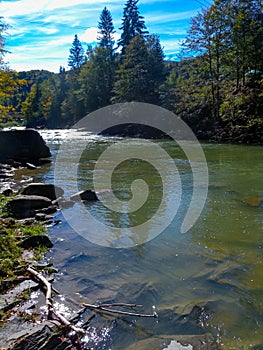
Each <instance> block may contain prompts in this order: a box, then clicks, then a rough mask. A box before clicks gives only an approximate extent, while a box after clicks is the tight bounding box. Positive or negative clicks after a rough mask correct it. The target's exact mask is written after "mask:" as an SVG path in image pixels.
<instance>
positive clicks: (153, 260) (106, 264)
mask: <svg viewBox="0 0 263 350" xmlns="http://www.w3.org/2000/svg"><path fill="white" fill-rule="evenodd" d="M41 134H42V136H43V138H44V139H45V140H46V142H47V144H48V146H49V147H50V149H51V151H52V162H51V163H50V164H46V165H44V166H42V167H41V168H39V169H36V170H28V171H27V170H23V176H24V177H25V176H30V177H33V178H34V181H40V182H42V181H43V182H46V183H54V181H56V182H58V184H59V185H60V186H61V187H63V189H64V190H65V196H69V195H70V194H71V191H72V188H73V187H74V186H76V181H77V187H78V189H79V190H83V189H92V188H93V183H92V179H93V178H92V176H93V173H94V167H95V165H96V162H97V159H98V157H99V155H100V154H101V153H102V152H103V151H104V150H105V149H107V148H108V147H109V146H111V145H113V144H115V143H117V142H119V141H120V140H121V139H118V138H105V137H98V136H95V135H90V134H87V133H85V132H74V133H72V132H70V131H63V130H52V131H42V132H41ZM65 141H66V142H67V144H68V145H70V147H68V152H67V155H66V156H65V157H64V160H63V161H64V166H63V167H59V172H60V173H56V179H55V180H54V167H55V164H56V162H55V160H56V156H57V154H58V152H59V147H60V145H61V144H62V143H63V142H65ZM83 141H84V142H85V149H84V150H83V152H82V153H81V158H80V160H79V165H78V172H77V176H75V177H72V178H71V177H70V176H69V174H70V169H71V167H72V162H73V161H74V160H73V158H74V157H73V155H74V152H75V150H76V148H78V147H83ZM136 142H137V143H138V144H139V145H140V142H142V141H140V140H136ZM156 142H157V143H158V145H159V146H161V147H163V148H164V149H165V150H166V152H167V153H168V154H169V155H170V157H171V158H172V159H173V160H174V163H175V164H176V166H177V169H178V172H179V174H180V179H181V183H182V197H181V201H180V205H179V207H178V211H177V214H176V215H175V217H174V219H173V220H172V222H171V223H170V224H169V225H168V226H167V228H166V229H165V230H164V231H163V232H161V233H160V234H159V235H157V236H156V237H155V238H151V239H148V238H147V237H148V236H147V232H145V235H146V236H145V237H146V238H145V237H143V239H142V238H141V237H139V238H138V237H136V233H134V237H133V236H132V237H129V242H133V244H130V243H129V244H127V246H125V243H123V241H122V240H115V241H114V242H113V241H112V240H111V242H110V243H109V244H105V240H103V237H102V236H100V235H103V234H105V232H103V233H101V231H100V230H99V229H98V228H97V227H96V225H94V221H93V220H91V219H89V217H87V216H86V212H87V211H88V212H89V213H91V215H92V216H94V217H95V218H96V219H97V220H98V221H101V222H103V223H104V224H105V225H106V226H108V229H107V228H106V232H107V230H109V232H110V230H111V229H112V227H116V226H117V227H119V228H123V229H125V228H127V227H131V226H132V225H134V226H136V225H139V224H141V223H142V221H143V220H144V219H145V218H147V219H149V218H150V217H151V216H153V215H154V214H155V212H156V210H157V209H158V207H159V206H160V198H161V195H162V189H163V184H162V181H161V179H160V176H159V175H158V172H157V171H156V170H155V169H153V167H152V166H151V165H147V164H146V162H140V161H139V160H138V159H135V160H134V159H133V160H132V161H130V162H123V164H121V165H120V166H119V167H118V168H116V174H115V175H114V177H113V178H112V179H113V182H114V186H115V187H114V190H115V193H116V195H117V197H118V198H119V200H121V201H125V200H127V199H130V198H131V183H132V182H133V181H134V180H135V179H136V178H137V177H138V174H140V178H142V175H143V180H144V181H145V182H146V183H148V185H149V190H150V194H151V195H150V197H149V199H148V202H147V207H145V208H144V210H143V213H142V212H140V211H138V212H136V213H135V214H130V215H127V214H125V213H124V214H123V213H117V214H116V213H114V212H112V211H111V210H109V209H108V208H106V207H104V206H102V205H100V203H99V202H94V203H87V204H86V205H83V204H80V203H77V204H75V205H74V206H73V207H72V208H68V209H65V210H62V211H61V212H60V213H59V214H58V215H57V217H56V219H61V223H60V224H59V225H57V226H55V227H52V228H50V230H49V235H50V238H51V240H52V241H53V243H54V247H53V249H52V250H51V251H50V253H49V254H48V258H49V259H51V261H52V262H53V264H54V265H55V267H56V268H58V269H59V273H58V274H57V275H56V279H55V282H54V285H55V287H56V288H57V289H58V290H60V291H62V295H63V296H64V298H62V299H61V300H60V301H59V302H60V305H61V308H64V309H65V311H66V312H68V313H70V312H71V311H72V309H73V308H74V307H75V308H76V307H77V306H76V305H77V303H78V302H81V301H86V302H89V303H96V302H125V303H136V304H141V305H143V311H144V312H146V313H151V312H152V311H153V310H154V311H156V312H157V313H158V315H159V318H158V320H155V319H147V320H141V319H134V318H128V317H126V318H117V319H116V318H111V317H108V318H105V317H99V318H98V319H97V321H95V323H93V324H92V326H91V328H90V336H89V337H88V338H87V339H86V342H87V344H89V346H90V347H92V348H94V349H120V350H125V349H144V350H145V349H146V350H147V349H166V348H168V345H169V344H170V343H171V341H174V343H172V344H175V343H176V342H177V341H180V342H181V344H184V345H185V346H184V347H179V345H178V347H176V346H177V345H174V347H172V346H173V345H170V348H171V349H181V348H182V349H184V348H185V349H187V345H188V344H199V345H196V346H199V348H200V349H216V348H218V349H253V347H254V349H256V346H260V345H261V346H262V348H263V301H262V291H263V274H262V267H263V206H262V203H263V147H262V146H247V145H228V144H208V143H203V144H202V148H203V151H204V154H205V156H206V160H207V166H208V171H209V184H208V195H207V199H206V202H205V205H204V209H203V211H202V213H201V216H200V217H199V219H198V220H197V222H196V223H195V224H194V226H193V227H192V228H191V229H190V230H188V231H187V232H186V233H182V232H181V230H180V228H181V224H182V220H183V217H184V215H185V212H186V210H187V206H189V203H190V197H191V196H192V193H193V185H192V182H193V176H192V173H191V171H192V169H191V167H190V165H189V161H188V160H187V157H186V156H185V154H184V153H183V152H182V150H180V148H179V146H177V145H175V144H174V142H173V141H170V140H160V141H156ZM80 145H81V146H80ZM18 176H19V174H18ZM174 176H175V174H174V173H171V174H169V173H168V174H167V176H166V178H165V179H166V182H167V185H168V188H170V187H169V186H171V198H170V199H169V200H167V201H166V206H165V208H166V209H165V210H167V211H170V210H173V206H174V205H175V203H174V201H173V195H174V192H173V190H172V189H173V182H174ZM73 182H75V184H74V186H73ZM74 188H75V187H74ZM105 190H106V191H107V189H105ZM164 214H165V213H164ZM69 218H71V219H72V218H73V219H72V220H71V219H70V220H69ZM162 218H163V217H162V216H159V219H158V220H156V225H158V224H159V223H158V221H160V220H162ZM72 222H73V226H72ZM74 222H77V223H81V224H80V225H79V226H81V227H82V228H83V232H84V233H82V232H80V234H79V232H76V229H75V228H74ZM151 225H153V228H154V225H155V222H154V221H153V222H152V223H151ZM151 227H152V226H151ZM100 242H102V244H99V243H100ZM115 243H116V244H115ZM67 298H68V301H67ZM72 300H74V301H76V305H74V303H72ZM167 344H168V345H167ZM176 344H177V343H176ZM178 344H179V343H178ZM201 344H203V345H201ZM201 346H203V347H201ZM205 346H206V347H205ZM170 348H169V349H170ZM197 348H198V347H197ZM257 349H259V348H257Z"/></svg>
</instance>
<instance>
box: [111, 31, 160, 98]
mask: <svg viewBox="0 0 263 350" xmlns="http://www.w3.org/2000/svg"><path fill="white" fill-rule="evenodd" d="M163 80H164V63H163V52H162V48H161V46H160V42H159V38H158V37H156V36H149V37H147V38H145V37H144V36H142V35H137V36H135V37H134V38H133V39H132V40H131V42H130V44H129V45H128V46H127V48H126V51H125V57H124V60H123V62H122V63H121V65H120V69H119V70H118V71H117V81H116V82H115V85H114V93H115V96H114V97H113V102H130V101H137V102H148V103H155V104H158V103H159V87H160V84H161V82H162V81H163Z"/></svg>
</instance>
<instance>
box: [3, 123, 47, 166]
mask: <svg viewBox="0 0 263 350" xmlns="http://www.w3.org/2000/svg"><path fill="white" fill-rule="evenodd" d="M50 156H51V153H50V150H49V148H48V146H47V145H46V143H45V141H44V140H43V138H42V136H40V134H39V133H38V132H37V131H36V130H33V129H25V130H8V131H0V160H1V161H6V160H10V159H13V160H17V161H22V162H27V161H33V162H34V161H36V160H38V159H40V158H47V157H50Z"/></svg>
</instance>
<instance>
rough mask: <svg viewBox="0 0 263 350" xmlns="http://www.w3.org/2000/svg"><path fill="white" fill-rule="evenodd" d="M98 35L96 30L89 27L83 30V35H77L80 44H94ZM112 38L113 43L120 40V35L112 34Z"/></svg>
mask: <svg viewBox="0 0 263 350" xmlns="http://www.w3.org/2000/svg"><path fill="white" fill-rule="evenodd" d="M98 35H99V32H98V28H96V27H90V28H88V29H86V30H85V32H84V33H82V34H81V35H79V39H80V41H81V42H84V43H95V42H97V41H98V40H97V37H98ZM113 38H114V40H115V41H117V40H119V39H120V34H119V33H114V35H113Z"/></svg>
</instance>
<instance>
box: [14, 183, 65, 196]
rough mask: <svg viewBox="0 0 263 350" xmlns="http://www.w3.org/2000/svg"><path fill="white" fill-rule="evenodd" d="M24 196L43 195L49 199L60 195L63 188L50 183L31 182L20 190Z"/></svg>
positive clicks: (62, 192)
mask: <svg viewBox="0 0 263 350" xmlns="http://www.w3.org/2000/svg"><path fill="white" fill-rule="evenodd" d="M20 194H21V195H24V196H43V197H46V198H49V199H51V200H55V199H56V198H59V197H62V196H63V194H64V190H63V189H62V188H60V187H58V186H55V185H52V184H42V183H31V184H29V185H27V186H25V187H24V188H22V190H21V191H20Z"/></svg>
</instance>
